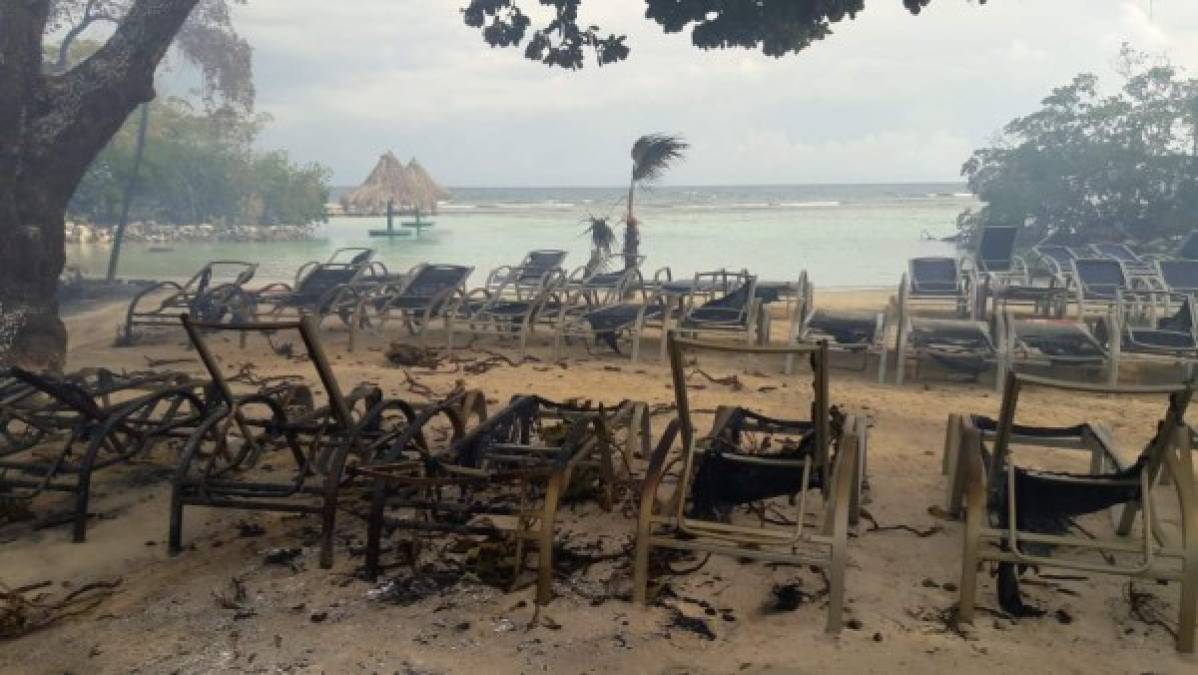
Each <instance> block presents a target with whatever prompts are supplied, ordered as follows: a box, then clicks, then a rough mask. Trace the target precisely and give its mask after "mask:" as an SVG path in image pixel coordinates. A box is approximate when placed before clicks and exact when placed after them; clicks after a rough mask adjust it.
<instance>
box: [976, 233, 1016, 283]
mask: <svg viewBox="0 0 1198 675" xmlns="http://www.w3.org/2000/svg"><path fill="white" fill-rule="evenodd" d="M1018 234H1019V228H1018V227H1015V226H1012V225H992V226H990V227H984V228H982V236H981V238H980V240H979V241H978V250H977V253H976V254H975V261H976V262H977V265H978V269H980V270H981V271H983V272H1008V271H1010V270H1011V269H1012V268H1013V267H1014V265H1015V237H1016V236H1017V235H1018Z"/></svg>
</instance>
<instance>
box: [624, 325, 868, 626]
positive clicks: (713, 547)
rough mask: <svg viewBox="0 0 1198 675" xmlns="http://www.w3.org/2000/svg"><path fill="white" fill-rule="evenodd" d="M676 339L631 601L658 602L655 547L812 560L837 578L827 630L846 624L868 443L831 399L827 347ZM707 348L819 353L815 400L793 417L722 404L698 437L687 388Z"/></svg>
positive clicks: (740, 354)
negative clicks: (669, 404)
mask: <svg viewBox="0 0 1198 675" xmlns="http://www.w3.org/2000/svg"><path fill="white" fill-rule="evenodd" d="M667 339H668V340H669V344H670V346H669V351H670V367H671V371H672V373H673V381H674V396H675V399H676V402H677V407H678V417H677V419H675V420H673V421H671V422H670V424H669V426H668V428H667V429H666V432H665V434H664V435H663V436H662V438H661V441H660V442H659V444H658V446H657V448H656V450H654V453H653V457H652V458H651V460H650V463H649V468H648V470H647V472H646V474H645V479H644V481H643V482H642V486H641V494H640V509H639V514H638V518H637V535H636V558H635V561H634V567H633V598H634V601H635V602H637V603H641V604H643V603H646V602H647V601H648V599H649V595H650V594H649V573H650V570H649V560H650V558H651V556H652V555H653V551H654V550H655V549H662V548H665V549H674V550H683V551H693V552H697V553H708V554H711V553H715V554H720V555H727V556H733V557H737V558H749V559H754V560H763V561H770V562H778V563H783V564H790V565H796V566H811V567H814V568H819V569H820V570H822V571H823V572H824V573H826V578H827V579H828V589H829V593H828V618H827V623H826V630H827V631H828V632H829V633H836V632H839V630H840V628H841V625H842V616H843V610H844V586H845V571H846V558H847V548H848V532H849V526H850V524H851V520H852V515H853V513H854V512H855V511H856V507H857V503H858V500H859V498H860V492H859V490H860V486H861V484H862V482H863V481H862V477H863V475H864V467H865V455H864V451H865V444H866V440H867V439H866V435H865V434H866V425H865V421H864V418H861V417H856V416H845V415H843V414H840V413H839V412H838V411H834V410H833V408H832V406H831V405H830V404H829V395H828V350H827V347H826V346H825V345H806V344H805V345H788V346H785V347H752V346H745V345H733V344H729V343H727V342H700V341H696V340H689V339H685V338H681V337H678V336H677V333H676V332H674V331H671V332H670V333H669V337H668V338H667ZM700 353H706V355H707V356H709V355H710V354H711V353H715V354H720V355H724V356H731V357H735V358H748V357H772V358H776V359H779V360H782V359H786V358H787V357H796V358H797V359H798V360H800V361H807V360H810V363H811V367H812V372H813V375H812V377H813V380H814V381H813V389H814V391H813V394H814V397H813V399H814V400H813V403H812V405H811V407H810V409H806V406H802V407H803V408H804V409H803V410H801V411H796V412H797V413H798V416H797V417H796V418H794V419H781V418H773V417H768V416H766V415H763V414H761V413H759V412H756V411H753V410H749V409H746V408H743V407H740V406H734V405H725V406H720V407H719V408H718V409H717V410H716V413H715V420H714V422H713V424H712V431H711V433H710V434H708V435H707V436H702V437H701V436H699V432H698V431H697V429H696V425H697V420H696V419H695V415H696V413H695V412H694V411H693V410H692V409H691V407H690V401H689V398H688V384H687V368H688V367H689V364H690V359H691V358H692V357H695V356H696V355H697V354H700ZM708 367H711V366H708ZM676 440H680V443H679V444H678V447H675V446H676V444H675V441H676ZM833 448H837V449H838V451H837V452H835V453H834V452H833ZM671 467H676V471H677V473H675V472H674V471H673V470H671ZM666 483H670V485H666ZM671 488H672V489H671ZM753 504H756V505H758V506H759V507H760V509H765V508H766V507H767V505H768V507H769V508H770V509H771V511H772V512H773V513H775V515H778V514H781V516H782V518H784V519H785V520H781V519H779V518H762V517H759V516H758V515H756V513H757V512H745V510H744V507H746V506H747V505H753ZM812 521H814V522H812ZM778 522H784V523H786V524H785V525H778V524H775V523H778Z"/></svg>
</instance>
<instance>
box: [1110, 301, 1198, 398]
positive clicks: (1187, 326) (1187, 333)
mask: <svg viewBox="0 0 1198 675" xmlns="http://www.w3.org/2000/svg"><path fill="white" fill-rule="evenodd" d="M1195 317H1196V314H1195V311H1194V296H1192V295H1187V294H1180V295H1179V294H1172V293H1166V292H1164V291H1119V293H1118V294H1117V298H1116V302H1115V303H1114V305H1113V307H1112V309H1111V311H1110V313H1109V314H1108V316H1107V318H1106V320H1105V321H1103V322H1101V323H1099V324H1098V327H1097V330H1096V331H1095V332H1096V334H1097V336H1098V338H1099V339H1100V340H1101V341H1104V342H1105V344H1106V346H1107V349H1108V351H1109V352H1110V354H1111V362H1112V366H1111V368H1112V374H1111V383H1112V384H1113V383H1115V382H1117V381H1118V377H1119V369H1120V368H1121V367H1122V364H1123V362H1124V361H1125V360H1127V359H1128V358H1133V359H1136V360H1140V361H1149V362H1157V363H1164V364H1168V365H1177V366H1181V367H1182V368H1183V369H1184V371H1185V372H1186V373H1187V375H1186V377H1187V378H1188V377H1189V376H1190V375H1192V373H1193V370H1194V366H1195V364H1198V323H1196V319H1195Z"/></svg>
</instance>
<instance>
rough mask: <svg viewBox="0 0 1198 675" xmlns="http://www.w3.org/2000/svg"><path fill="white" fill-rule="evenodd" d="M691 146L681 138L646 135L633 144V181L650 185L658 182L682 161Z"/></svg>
mask: <svg viewBox="0 0 1198 675" xmlns="http://www.w3.org/2000/svg"><path fill="white" fill-rule="evenodd" d="M688 147H690V144H689V143H687V142H686V141H685V140H683V139H682V137H681V136H671V135H668V134H646V135H644V136H641V137H640V138H638V139H636V143H633V144H632V180H633V182H634V183H649V182H652V181H654V180H657V179H658V178H659V177H660V176H661V174H662V173H663V172H664V171H665V170H666V169H667V168H669V166H670V163H671V162H673V161H674V160H676V159H681V158H682V156H683V154H684V153H685V151H686V149H687V148H688Z"/></svg>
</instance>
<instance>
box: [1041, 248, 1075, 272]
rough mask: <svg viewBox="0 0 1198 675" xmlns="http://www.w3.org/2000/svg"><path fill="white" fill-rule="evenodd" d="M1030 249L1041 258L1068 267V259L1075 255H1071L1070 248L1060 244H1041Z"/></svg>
mask: <svg viewBox="0 0 1198 675" xmlns="http://www.w3.org/2000/svg"><path fill="white" fill-rule="evenodd" d="M1032 250H1034V251H1035V252H1036V254H1037V255H1039V256H1040V257H1041V258H1045V259H1047V260H1051V261H1053V262H1055V263H1057V264H1058V265H1060V266H1061V267H1064V268H1068V267H1069V261H1071V260H1073V259H1074V258H1076V257H1077V256H1075V255H1073V250H1072V249H1070V248H1069V247H1068V246H1062V245H1060V244H1041V245H1039V246H1037V247H1036V248H1034V249H1032Z"/></svg>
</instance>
